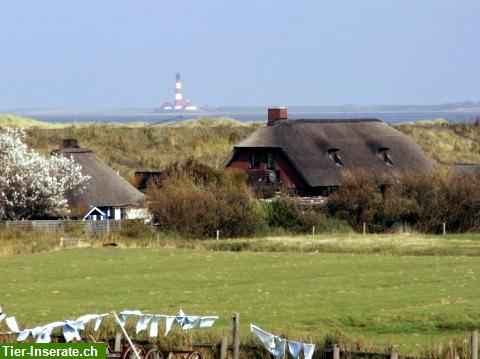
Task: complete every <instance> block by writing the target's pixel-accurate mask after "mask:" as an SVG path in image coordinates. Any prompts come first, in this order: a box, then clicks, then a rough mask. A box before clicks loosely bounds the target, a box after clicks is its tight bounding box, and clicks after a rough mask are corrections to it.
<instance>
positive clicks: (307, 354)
mask: <svg viewBox="0 0 480 359" xmlns="http://www.w3.org/2000/svg"><path fill="white" fill-rule="evenodd" d="M314 351H315V344H306V343H303V357H304V358H305V359H312V357H313V352H314Z"/></svg>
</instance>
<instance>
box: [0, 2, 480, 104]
mask: <svg viewBox="0 0 480 359" xmlns="http://www.w3.org/2000/svg"><path fill="white" fill-rule="evenodd" d="M479 15H480V1H479V0H363V1H359V0H341V1H331V0H328V1H327V0H296V1H292V0H50V1H49V0H31V1H27V0H0V109H8V108H18V107H22V108H26V107H44V108H48V107H50V108H51V107H56V108H73V107H74V108H107V107H144V106H146V107H150V106H152V107H153V106H160V105H161V103H162V102H163V101H164V100H167V99H168V100H171V99H172V98H173V91H174V81H175V72H176V71H180V72H181V73H182V77H183V87H184V94H185V97H188V98H191V100H192V101H193V102H195V103H196V104H199V105H217V106H218V105H259V106H267V105H278V104H285V105H289V106H293V105H341V104H358V105H365V104H436V103H443V102H452V101H460V100H475V101H478V100H480V21H479Z"/></svg>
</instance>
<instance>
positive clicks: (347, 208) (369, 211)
mask: <svg viewBox="0 0 480 359" xmlns="http://www.w3.org/2000/svg"><path fill="white" fill-rule="evenodd" d="M393 183H394V180H393V178H392V177H390V176H388V175H372V174H370V173H367V172H366V171H363V170H360V171H353V172H348V173H346V174H345V175H344V177H343V179H342V182H341V184H340V186H339V188H338V190H337V191H335V192H334V193H333V194H332V195H331V196H330V197H329V200H328V205H327V209H328V212H329V213H330V214H332V215H333V216H335V217H336V218H338V219H342V220H345V221H347V223H349V224H350V225H351V226H352V227H353V228H355V229H356V230H358V231H360V230H361V229H362V228H363V223H368V224H369V229H370V230H371V231H374V232H379V231H383V230H385V229H387V228H389V227H390V226H391V225H392V222H394V220H393V213H389V212H388V211H386V206H385V204H386V201H385V198H386V192H387V189H388V188H389V187H391V186H392V184H393Z"/></svg>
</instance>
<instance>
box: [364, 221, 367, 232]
mask: <svg viewBox="0 0 480 359" xmlns="http://www.w3.org/2000/svg"><path fill="white" fill-rule="evenodd" d="M366 234H367V224H366V223H365V222H363V235H366Z"/></svg>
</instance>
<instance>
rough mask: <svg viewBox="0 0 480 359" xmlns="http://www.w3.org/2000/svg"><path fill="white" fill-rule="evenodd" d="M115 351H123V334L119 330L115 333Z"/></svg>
mask: <svg viewBox="0 0 480 359" xmlns="http://www.w3.org/2000/svg"><path fill="white" fill-rule="evenodd" d="M113 351H115V352H121V351H122V332H121V331H120V330H117V332H116V333H115V345H114V346H113Z"/></svg>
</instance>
